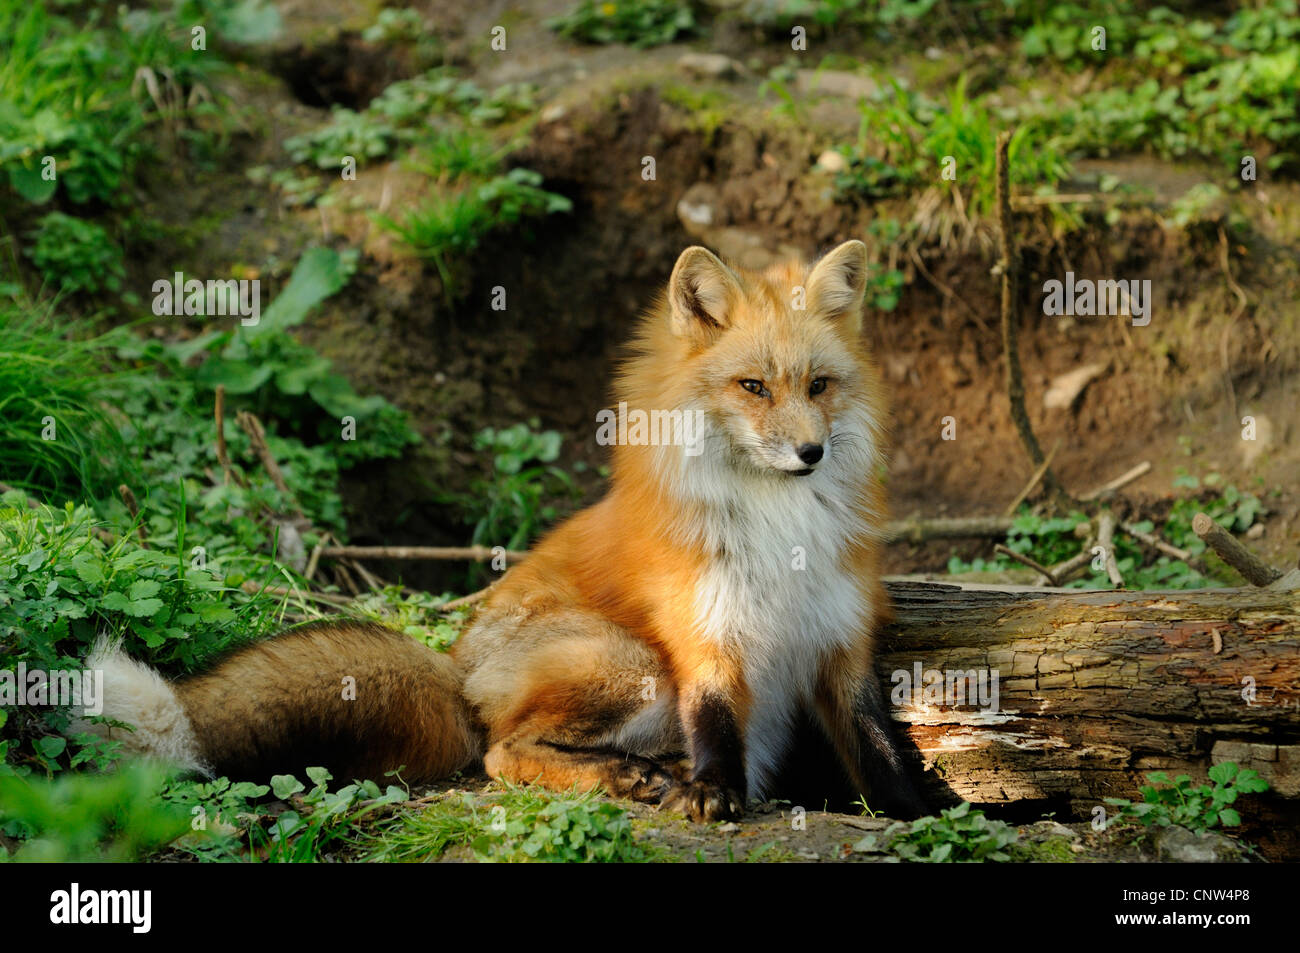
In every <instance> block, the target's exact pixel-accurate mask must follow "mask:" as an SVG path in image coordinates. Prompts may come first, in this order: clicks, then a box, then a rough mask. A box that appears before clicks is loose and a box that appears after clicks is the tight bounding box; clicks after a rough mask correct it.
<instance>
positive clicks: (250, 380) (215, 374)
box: [195, 357, 275, 394]
mask: <svg viewBox="0 0 1300 953" xmlns="http://www.w3.org/2000/svg"><path fill="white" fill-rule="evenodd" d="M274 371H275V368H273V367H272V366H271V365H269V364H253V363H251V362H249V361H239V360H229V359H227V358H224V357H210V358H208V359H207V360H206V361H204V362H203V364H202V365H201V366H200V367H199V370H198V373H197V374H195V379H196V380H197V381H198V382H199V383H200V384H201V385H203V386H204V387H207V388H209V389H210V390H216V388H217V385H218V384H220V385H223V386H224V387H225V388H226V392H227V393H230V394H251V393H252V392H253V391H255V390H257V389H258V388H259V387H261V386H262V385H263V384H265V383H266V382H267V381H268V380H270V379H271V374H272V373H274Z"/></svg>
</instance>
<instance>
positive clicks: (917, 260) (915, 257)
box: [907, 246, 989, 331]
mask: <svg viewBox="0 0 1300 953" xmlns="http://www.w3.org/2000/svg"><path fill="white" fill-rule="evenodd" d="M907 252H908V256H909V257H910V258H911V259H912V264H914V265H916V270H917V271H919V272H920V273H921V275H922V277H924V278H925V280H926V281H928V282H930V284H932V285H934V287H935V290H936V291H938V292H939V294H941V295H943V296H944V297H945V298H951V299H952V300H953V301H956V302H958V303H959V304H960V305H961V306H962V307H963V308H965V309H966V310H967V311H968V312H969V313H970V316H971V317H972V318H974V319H975V323H976V324H978V325H979V326H980V330H982V331H987V330H988V329H989V326H988V324H987V323H986V322H985V320H984V318H983V317H981V316H980V313H979V312H978V311H976V310H975V309H974V308H972V307H971V306H970V305H969V304H968V303H967V302H966V299H965V298H963V297H962V296H961V295H959V294H957V292H955V291H953V290H952V289H951V288H949V287H948V286H947V285H945V284H944V283H943V282H942V281H940V280H939V279H938V278H936V277H935V276H934V275H932V274H930V270H929V269H928V268H926V267H925V262H924V260H922V258H921V256H920V254H919V253H918V252H917V250H916V247H915V246H910V247H909V248H908V249H907Z"/></svg>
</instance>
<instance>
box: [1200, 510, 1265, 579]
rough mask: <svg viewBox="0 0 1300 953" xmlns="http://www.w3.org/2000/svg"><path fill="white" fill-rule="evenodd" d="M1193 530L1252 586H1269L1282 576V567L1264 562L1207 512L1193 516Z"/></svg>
mask: <svg viewBox="0 0 1300 953" xmlns="http://www.w3.org/2000/svg"><path fill="white" fill-rule="evenodd" d="M1192 531H1193V532H1194V533H1196V535H1197V536H1199V537H1201V539H1202V540H1203V541H1204V542H1205V545H1206V546H1209V547H1210V548H1211V549H1212V550H1214V551H1215V552H1216V553H1218V554H1219V558H1220V559H1222V560H1223V561H1224V562H1225V563H1227V564H1228V565H1229V566H1231V567H1232V568H1233V569H1235V570H1237V572H1239V573H1241V576H1242V578H1243V579H1245V580H1246V581H1247V582H1248V583H1250V584H1251V585H1252V586H1267V585H1269V584H1270V583H1272V582H1275V581H1276V580H1278V579H1281V578H1282V571H1281V570H1280V569H1274V568H1273V567H1272V566H1270V565H1269V564H1268V563H1266V562H1264V561H1263V560H1262V559H1260V558H1259V557H1258V556H1256V555H1255V554H1254V553H1252V552H1251V551H1250V550H1249V549H1247V548H1246V547H1245V546H1243V545H1242V544H1241V543H1239V542H1238V541H1237V538H1236V537H1235V536H1233V535H1232V534H1231V533H1229V532H1228V531H1227V530H1226V529H1224V528H1223V527H1222V526H1220V525H1219V524H1218V523H1216V522H1214V520H1212V519H1210V517H1209V516H1207V515H1206V514H1204V513H1197V514H1196V515H1195V516H1194V517H1192Z"/></svg>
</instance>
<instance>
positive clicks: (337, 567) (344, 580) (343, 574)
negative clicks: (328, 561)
mask: <svg viewBox="0 0 1300 953" xmlns="http://www.w3.org/2000/svg"><path fill="white" fill-rule="evenodd" d="M334 575H335V576H337V577H338V580H339V585H341V586H343V588H345V589H347V590H348V592H350V593H352V595H354V596H359V595H361V587H360V586H358V585H357V581H356V580H355V579H353V578H352V573H350V572H348V567H347V565H345V564H344V563H341V562H340V563H335V564H334Z"/></svg>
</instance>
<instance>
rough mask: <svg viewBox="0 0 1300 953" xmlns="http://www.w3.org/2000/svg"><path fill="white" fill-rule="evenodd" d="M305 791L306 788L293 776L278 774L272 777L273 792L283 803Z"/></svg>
mask: <svg viewBox="0 0 1300 953" xmlns="http://www.w3.org/2000/svg"><path fill="white" fill-rule="evenodd" d="M305 789H306V786H305V785H304V784H303V783H302V782H301V781H299V780H298V779H297V778H295V777H294V776H293V775H292V774H277V775H273V776H272V777H271V790H272V791H274V792H275V796H276V797H278V798H279V799H280V800H282V801H284V800H287V799H288V798H289V797H290V796H291V795H294V794H297V793H298V792H299V791H303V790H305Z"/></svg>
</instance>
